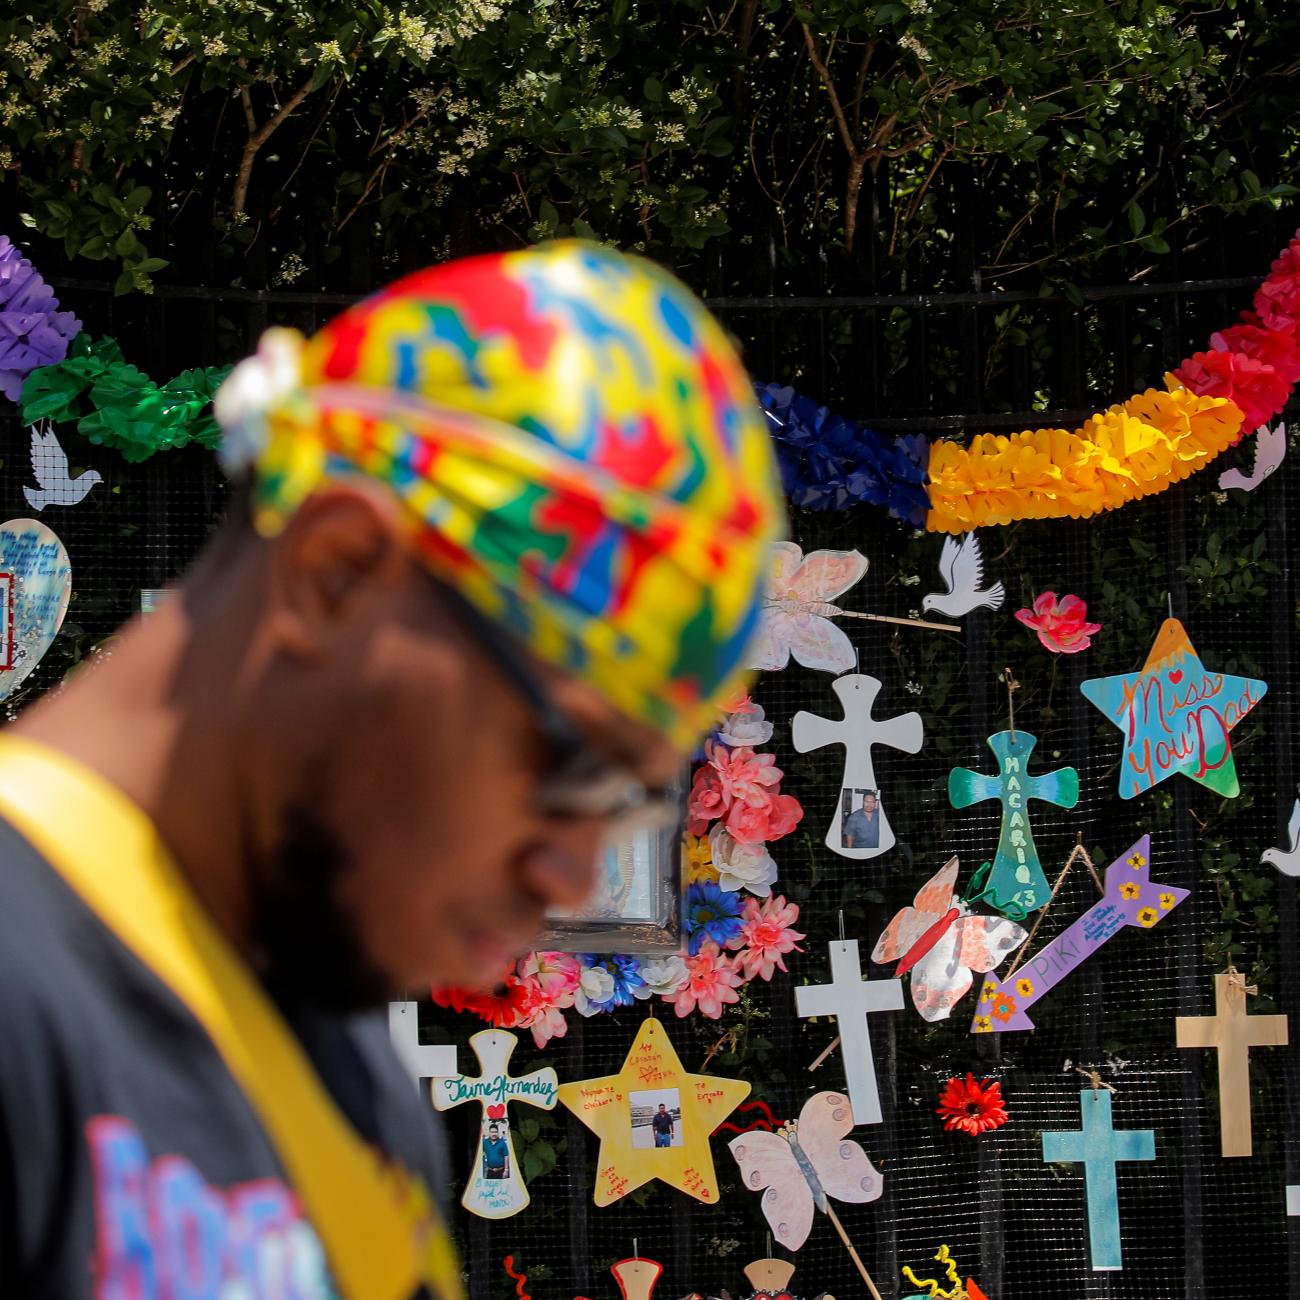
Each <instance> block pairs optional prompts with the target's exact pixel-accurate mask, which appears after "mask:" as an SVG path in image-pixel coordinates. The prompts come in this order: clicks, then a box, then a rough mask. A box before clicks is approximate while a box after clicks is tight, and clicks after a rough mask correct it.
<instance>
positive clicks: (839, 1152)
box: [727, 1092, 885, 1250]
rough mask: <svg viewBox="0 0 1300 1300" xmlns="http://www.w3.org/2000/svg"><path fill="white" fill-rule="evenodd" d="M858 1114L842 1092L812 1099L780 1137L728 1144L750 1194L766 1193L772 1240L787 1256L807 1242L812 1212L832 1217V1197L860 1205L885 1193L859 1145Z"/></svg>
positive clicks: (743, 1138) (745, 1137)
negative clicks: (854, 1137)
mask: <svg viewBox="0 0 1300 1300" xmlns="http://www.w3.org/2000/svg"><path fill="white" fill-rule="evenodd" d="M852 1129H853V1108H852V1107H851V1106H850V1105H849V1099H848V1098H847V1097H846V1096H844V1095H843V1093H838V1092H819V1093H817V1094H816V1095H815V1096H812V1097H809V1098H808V1100H807V1101H806V1102H805V1103H804V1108H803V1110H802V1111H800V1112H799V1118H798V1120H797V1121H796V1120H790V1121H789V1123H787V1124H783V1125H782V1126H781V1127H780V1128H779V1129H777V1130H776V1132H775V1133H762V1132H759V1131H757V1130H756V1131H754V1132H751V1133H742V1134H741V1135H740V1136H739V1137H738V1138H732V1140H731V1141H730V1142H729V1143H728V1144H727V1145H728V1147H729V1148H730V1150H731V1154H732V1155H733V1156H735V1157H736V1163H737V1164H738V1165H739V1166H740V1173H741V1180H742V1181H743V1182H744V1184H745V1186H746V1187H748V1188H749V1189H750V1190H751V1191H758V1190H759V1188H762V1187H765V1188H767V1190H766V1191H765V1192H764V1193H763V1200H762V1207H763V1214H764V1216H765V1217H766V1218H767V1222H768V1226H769V1227H770V1228H771V1229H772V1236H773V1237H775V1238H776V1240H777V1241H779V1242H780V1243H781V1245H783V1246H785V1247H786V1248H787V1249H788V1250H798V1249H799V1247H800V1246H802V1245H803V1244H804V1242H805V1241H807V1240H808V1233H809V1232H810V1231H811V1229H812V1220H813V1210H814V1209H818V1210H820V1211H821V1212H822V1213H823V1214H826V1213H828V1212H829V1209H830V1206H829V1203H828V1201H827V1197H828V1196H830V1197H834V1198H835V1199H836V1200H837V1201H847V1202H850V1203H852V1204H854V1205H861V1204H863V1203H864V1202H866V1201H874V1200H876V1199H877V1197H879V1195H880V1193H881V1192H883V1191H884V1190H885V1180H884V1179H883V1178H882V1177H881V1175H880V1171H879V1170H878V1169H877V1168H876V1167H875V1166H874V1165H873V1164H872V1163H871V1161H870V1160H868V1159H867V1153H866V1152H865V1151H863V1149H862V1148H861V1147H860V1146H859V1145H858V1144H857V1143H856V1142H846V1141H845V1138H846V1137H847V1136H848V1135H849V1133H850V1132H851V1131H852Z"/></svg>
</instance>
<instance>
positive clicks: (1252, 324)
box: [1210, 313, 1300, 384]
mask: <svg viewBox="0 0 1300 1300" xmlns="http://www.w3.org/2000/svg"><path fill="white" fill-rule="evenodd" d="M1249 315H1250V313H1247V317H1249ZM1210 346H1211V347H1212V348H1214V349H1215V351H1217V352H1241V353H1243V354H1244V355H1245V356H1248V357H1253V358H1254V359H1255V360H1256V361H1262V362H1263V363H1264V364H1265V365H1266V366H1272V367H1273V369H1274V370H1276V371H1277V373H1278V374H1279V375H1281V376H1282V378H1283V379H1285V380H1286V382H1287V383H1288V384H1294V383H1296V382H1297V381H1300V347H1297V346H1296V341H1295V340H1294V339H1293V338H1292V337H1291V335H1289V334H1283V333H1281V332H1280V331H1278V330H1270V329H1265V328H1264V326H1262V325H1260V324H1259V318H1258V317H1255V319H1254V320H1253V321H1252V320H1250V319H1249V318H1247V319H1246V320H1245V323H1244V324H1241V325H1231V326H1229V327H1228V328H1227V329H1226V330H1220V331H1219V332H1218V333H1217V334H1211V335H1210Z"/></svg>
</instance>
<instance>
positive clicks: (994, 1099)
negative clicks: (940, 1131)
mask: <svg viewBox="0 0 1300 1300" xmlns="http://www.w3.org/2000/svg"><path fill="white" fill-rule="evenodd" d="M934 1113H935V1114H936V1115H942V1116H943V1127H944V1128H945V1130H947V1131H948V1132H952V1131H953V1130H954V1129H960V1130H961V1131H962V1132H963V1133H969V1134H970V1135H971V1137H979V1135H980V1134H981V1133H987V1132H989V1130H991V1129H995V1128H1001V1127H1002V1125H1003V1124H1005V1123H1006V1122H1007V1118H1008V1117H1007V1111H1006V1106H1005V1105H1004V1104H1003V1102H1002V1085H1001V1084H1000V1083H997V1082H996V1081H994V1080H992V1079H984V1080H982V1081H981V1082H979V1083H976V1082H975V1076H974V1075H973V1074H968V1075H967V1076H966V1081H965V1082H964V1083H963V1082H962V1080H961V1079H959V1078H952V1079H949V1080H948V1082H947V1083H945V1084H944V1085H943V1091H942V1092H941V1093H940V1094H939V1108H938V1110H936V1111H935V1112H934Z"/></svg>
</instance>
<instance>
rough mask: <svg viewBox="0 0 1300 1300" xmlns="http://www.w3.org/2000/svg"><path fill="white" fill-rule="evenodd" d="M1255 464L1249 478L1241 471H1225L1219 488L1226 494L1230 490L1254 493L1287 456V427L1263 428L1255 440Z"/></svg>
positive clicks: (1220, 477)
mask: <svg viewBox="0 0 1300 1300" xmlns="http://www.w3.org/2000/svg"><path fill="white" fill-rule="evenodd" d="M1254 442H1255V463H1254V466H1253V467H1252V469H1251V471H1250V477H1249V478H1248V477H1247V476H1246V475H1245V474H1243V473H1242V472H1241V470H1239V469H1236V468H1235V467H1234V468H1233V469H1225V470H1224V471H1223V473H1222V474H1220V475H1219V486H1220V487H1221V488H1222V489H1223V490H1224V491H1225V492H1226V491H1227V489H1228V488H1240V489H1241V490H1242V491H1243V492H1253V491H1254V490H1255V489H1256V488H1257V487H1259V485H1260V484H1261V483H1262V482H1263V481H1264V480H1265V479H1266V478H1268V476H1269V475H1270V474H1272V473H1273V471H1274V470H1275V469H1277V467H1278V466H1279V465H1280V464H1281V463H1282V461H1283V459H1284V457H1285V456H1286V425H1285V424H1279V425H1278V426H1277V428H1276V429H1267V428H1261V429H1260V430H1259V431H1258V432H1257V433H1256V434H1255V438H1254Z"/></svg>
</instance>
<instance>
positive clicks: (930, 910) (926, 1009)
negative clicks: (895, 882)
mask: <svg viewBox="0 0 1300 1300" xmlns="http://www.w3.org/2000/svg"><path fill="white" fill-rule="evenodd" d="M959 870H960V867H959V864H958V861H957V859H956V858H949V859H948V861H947V862H945V863H944V865H943V866H942V867H940V868H939V870H938V871H937V872H935V874H934V875H933V876H932V877H931V878H930V880H929V881H928V882H927V883H926V884H925V885H923V886H922V887H921V891H920V893H918V894H917V896H916V901H915V903H914V904H913V906H911V907H905V908H903V909H902V910H901V911H900V912H898V913H897V914H896V915H895V917H894V919H893V920H892V921H890V923H889V924H888V925H887V926H886V927H885V932H884V933H883V934H882V935H881V936H880V938H879V939H878V940H877V941H876V946H875V949H874V951H873V952H872V954H871V960H872V961H874V962H878V963H884V962H891V961H896V962H898V963H899V967H898V969H897V971H895V972H894V973H895V974H896V975H902V974H905V973H906V972H907V971H909V970H910V971H911V972H912V1003H913V1005H914V1006H915V1007H916V1009H917V1010H918V1011H919V1012H920V1013H921V1016H922V1018H923V1019H925V1020H929V1021H935V1020H946V1019H947V1018H948V1017H949V1016H950V1015H951V1014H952V1009H953V1007H955V1006H956V1005H957V1003H958V1002H960V1001H961V1000H962V998H964V997H965V996H966V994H967V993H968V992H969V991H970V986H971V984H972V983H974V976H973V975H972V973H971V972H972V971H980V972H987V971H991V970H992V969H993V968H994V967H995V966H996V965H997V964H998V963H999V962H1000V961H1001V960H1002V959H1003V958H1004V957H1005V956H1006V955H1007V953H1009V952H1010V951H1011V950H1012V949H1013V948H1018V947H1019V946H1020V945H1021V944H1022V943H1024V941H1025V938H1026V932H1025V930H1024V929H1022V928H1021V927H1020V926H1018V925H1017V924H1016V923H1015V922H1014V921H1008V920H1007V919H1006V918H1005V917H1001V916H979V915H977V914H975V913H973V912H972V911H971V910H970V908H969V907H968V906H967V905H966V903H964V902H963V901H962V900H961V899H960V898H956V899H954V898H953V889H954V887H955V886H956V884H957V872H958V871H959Z"/></svg>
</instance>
